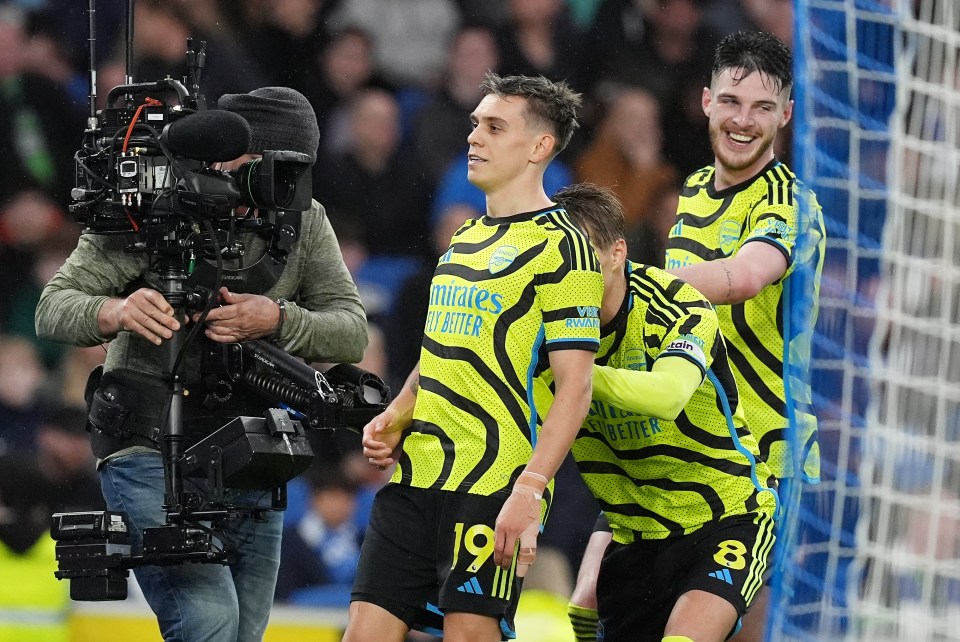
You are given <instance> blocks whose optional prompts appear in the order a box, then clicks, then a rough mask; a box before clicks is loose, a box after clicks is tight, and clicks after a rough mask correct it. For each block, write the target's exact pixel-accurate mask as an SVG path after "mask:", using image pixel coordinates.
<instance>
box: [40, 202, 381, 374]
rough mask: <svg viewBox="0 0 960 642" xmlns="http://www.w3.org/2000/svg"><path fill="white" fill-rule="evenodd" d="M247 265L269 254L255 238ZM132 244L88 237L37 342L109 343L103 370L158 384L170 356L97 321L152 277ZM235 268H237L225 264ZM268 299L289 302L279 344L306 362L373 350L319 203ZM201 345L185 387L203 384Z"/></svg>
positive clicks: (44, 299) (52, 299)
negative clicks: (113, 300) (104, 308)
mask: <svg viewBox="0 0 960 642" xmlns="http://www.w3.org/2000/svg"><path fill="white" fill-rule="evenodd" d="M242 239H243V241H244V243H245V246H246V253H245V254H246V257H247V261H248V262H250V261H256V260H257V259H258V258H259V257H261V256H262V255H263V253H264V252H265V250H266V246H267V243H266V241H265V240H264V239H263V238H261V237H260V236H258V235H257V234H253V233H250V234H245V235H243V237H242ZM130 241H131V237H130V236H126V235H122V236H108V235H94V234H84V235H83V236H81V238H80V242H79V243H78V244H77V247H76V249H75V250H74V251H73V253H72V254H71V255H70V258H68V259H67V261H66V263H64V265H63V266H62V267H61V268H60V270H59V271H58V272H57V274H56V275H55V276H54V277H53V278H52V279H51V280H50V282H49V283H48V284H47V285H46V287H45V288H44V289H43V293H42V294H41V296H40V302H39V303H38V304H37V312H36V325H37V336H40V337H43V338H46V339H52V340H54V341H59V342H61V343H70V344H74V345H79V346H93V345H98V344H101V343H104V342H107V341H109V342H110V346H109V348H108V350H107V358H106V362H105V366H104V370H105V371H107V372H109V371H110V370H113V369H115V368H125V369H130V370H135V371H138V372H142V373H145V374H149V375H157V376H159V375H160V373H161V371H160V367H161V364H162V363H163V360H164V355H165V352H164V348H163V347H162V346H155V345H153V344H152V343H150V342H149V341H147V340H146V339H144V338H142V337H141V336H140V335H137V334H134V333H132V332H120V333H119V334H118V335H117V336H116V337H108V336H104V335H102V334H100V331H99V327H98V325H97V313H98V311H99V310H100V306H101V305H103V303H104V301H106V300H107V298H109V297H119V296H125V295H126V294H129V293H130V292H131V291H132V288H135V285H134V284H138V283H139V284H141V285H142V284H143V279H144V278H146V279H147V282H148V283H150V285H156V284H155V283H152V282H151V280H152V278H153V276H152V275H151V274H149V257H148V256H147V255H145V254H143V253H128V252H125V251H124V249H123V248H124V247H125V246H126V245H128V244H129V243H130ZM225 265H226V267H228V268H236V267H238V266H237V263H236V261H225ZM262 294H263V295H264V296H267V297H269V298H271V299H278V298H283V299H288V300H289V301H290V302H291V303H290V304H287V306H286V320H285V321H284V323H283V327H282V329H281V332H280V336H279V337H277V338H275V340H274V341H275V343H276V344H277V345H278V346H280V347H281V348H283V349H284V350H286V351H287V352H289V353H291V354H294V355H296V356H299V357H302V358H304V359H306V360H307V361H322V362H330V363H340V362H350V363H355V362H357V361H359V360H360V359H361V357H362V356H363V351H364V348H366V345H367V321H366V315H365V313H364V310H363V305H362V304H361V303H360V296H359V294H358V293H357V286H356V285H355V284H354V282H353V280H352V279H351V277H350V273H349V272H348V271H347V268H346V265H344V262H343V256H342V255H341V253H340V247H339V245H338V244H337V238H336V235H335V234H334V231H333V227H332V226H331V225H330V221H329V219H328V218H327V215H326V212H325V211H324V209H323V206H322V205H320V204H319V203H318V202H317V201H313V205H312V206H311V208H310V210H308V211H305V212H304V213H303V215H302V219H301V224H300V237H299V239H298V240H297V241H296V243H294V245H293V248H292V250H291V252H290V254H289V255H288V257H287V265H286V267H285V268H284V270H283V274H282V275H281V277H280V279H279V281H277V283H276V284H274V285H273V287H271V288H270V289H269V290H267V291H266V292H262ZM200 343H201V342H200V341H195V342H194V343H193V345H191V346H190V348H189V352H188V354H187V355H186V357H185V360H184V363H183V364H182V366H181V368H180V373H181V375H182V376H183V380H184V383H186V384H190V383H193V382H195V381H196V379H197V378H198V377H199V376H200V366H199V363H200V361H199V359H200V348H199V344H200Z"/></svg>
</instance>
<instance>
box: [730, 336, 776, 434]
mask: <svg viewBox="0 0 960 642" xmlns="http://www.w3.org/2000/svg"><path fill="white" fill-rule="evenodd" d="M727 354H728V355H729V357H730V361H731V363H733V365H734V366H736V368H737V370H739V371H740V374H741V376H743V378H744V380H745V381H744V383H745V384H746V385H748V386H750V389H751V390H753V391H754V392H755V393H756V394H757V396H758V397H760V399H761V400H762V401H763V402H764V403H765V404H767V405H768V406H770V408H771V409H772V410H773V411H774V412H776V413H777V414H779V415H780V416H781V417H784V419H786V416H787V406H786V403H785V402H784V401H783V399H781V398H780V397H779V396H778V395H777V393H775V392H774V391H773V390H771V389H770V387H769V386H768V385H767V384H766V382H765V381H764V379H763V377H761V376H760V375H759V374H757V371H756V370H754V369H753V366H752V365H750V362H749V361H748V360H747V357H746V355H744V354H743V353H742V352H740V350H738V349H737V346H735V345H734V344H732V343H731V344H729V345H728V346H727Z"/></svg>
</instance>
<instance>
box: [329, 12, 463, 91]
mask: <svg viewBox="0 0 960 642" xmlns="http://www.w3.org/2000/svg"><path fill="white" fill-rule="evenodd" d="M459 22H460V11H459V8H458V7H457V3H456V2H454V1H453V0H349V2H344V3H342V4H341V5H340V6H339V7H338V9H337V10H335V11H334V12H333V15H331V16H330V20H329V25H330V27H332V29H333V30H334V31H339V30H340V29H343V28H344V27H350V26H352V27H359V28H361V29H363V30H364V31H366V32H367V33H369V34H370V35H371V36H372V37H373V42H374V43H375V46H374V60H375V61H376V66H377V69H378V70H379V71H380V72H381V73H383V75H384V76H385V77H386V79H387V80H388V81H389V82H391V83H392V84H393V85H395V86H397V87H405V86H412V87H418V88H429V87H432V86H435V85H436V83H437V82H438V81H439V78H440V74H441V73H442V71H443V68H444V61H445V60H446V56H447V47H448V43H449V42H450V38H451V37H452V36H453V33H454V30H455V29H456V28H457V25H458V24H459Z"/></svg>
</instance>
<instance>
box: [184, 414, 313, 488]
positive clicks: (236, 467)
mask: <svg viewBox="0 0 960 642" xmlns="http://www.w3.org/2000/svg"><path fill="white" fill-rule="evenodd" d="M280 413H282V416H281V414H280ZM312 461H313V449H312V448H311V446H310V441H309V440H308V439H307V437H306V435H305V434H304V432H303V427H302V426H301V425H300V422H298V421H293V420H291V419H290V418H289V417H288V416H287V415H286V413H285V412H283V411H277V412H272V413H269V414H268V415H267V418H264V417H236V418H234V419H233V420H231V421H230V422H229V423H227V424H226V425H224V426H223V427H221V428H219V429H218V430H215V431H214V432H212V433H211V434H210V435H208V436H206V437H204V438H203V439H202V440H200V441H199V442H197V443H196V444H195V445H193V446H191V447H190V448H188V449H187V451H186V452H185V453H184V456H183V474H184V475H186V476H188V477H202V478H208V479H216V477H217V476H220V477H221V479H222V483H223V487H224V488H240V489H248V490H268V489H272V488H277V487H278V486H280V485H282V484H284V483H286V482H287V481H289V480H291V479H293V478H294V477H296V476H297V475H299V474H300V473H302V472H303V471H305V470H306V469H307V467H308V466H309V465H310V462H312Z"/></svg>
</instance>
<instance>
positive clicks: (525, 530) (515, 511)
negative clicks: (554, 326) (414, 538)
mask: <svg viewBox="0 0 960 642" xmlns="http://www.w3.org/2000/svg"><path fill="white" fill-rule="evenodd" d="M594 356H595V355H594V353H593V352H590V351H588V350H557V351H554V352H551V353H550V368H551V370H553V377H554V385H555V390H556V392H555V395H554V400H553V405H552V406H551V407H550V410H549V412H548V413H547V416H546V418H545V419H544V420H543V427H542V428H541V429H540V436H539V438H538V439H537V445H536V447H535V448H534V449H533V455H532V456H531V457H530V461H529V462H528V463H527V465H526V467H525V468H524V470H523V472H521V473H520V476H519V478H518V479H517V481H516V482H515V483H514V486H513V489H512V492H511V493H510V497H508V498H507V501H506V502H505V503H504V505H503V508H502V509H501V511H500V515H499V516H498V517H497V522H496V528H495V538H496V540H495V541H496V545H495V548H494V553H493V556H494V561H495V562H496V563H497V564H499V565H500V566H502V567H504V568H508V567H509V566H510V564H511V561H512V558H513V552H514V549H515V548H516V546H517V541H518V540H519V542H520V551H519V555H518V557H517V575H519V576H521V577H522V576H523V575H524V574H525V573H526V571H527V569H528V568H529V566H530V565H531V564H533V561H534V559H535V557H536V546H537V534H538V533H539V530H540V500H541V499H542V498H543V491H544V489H545V488H546V486H547V483H548V482H549V481H550V480H551V479H552V478H553V476H554V475H555V474H556V472H557V469H558V468H560V464H561V463H562V462H563V459H564V457H566V455H567V453H568V452H569V451H570V446H571V445H572V444H573V440H574V438H575V437H576V436H577V432H578V431H579V430H580V426H581V424H582V423H583V419H584V417H586V415H587V411H588V410H589V409H590V389H591V385H590V382H591V373H592V368H593V358H594Z"/></svg>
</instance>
